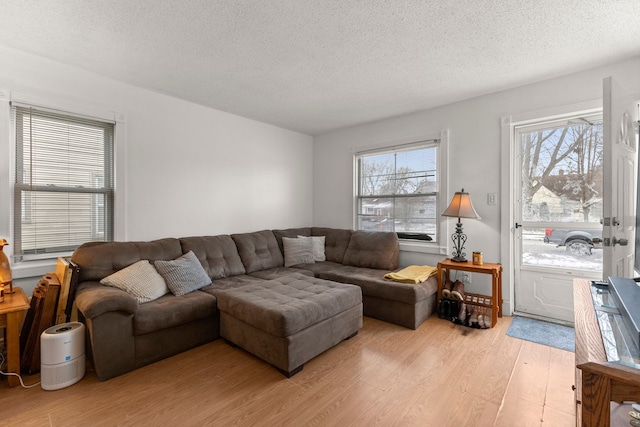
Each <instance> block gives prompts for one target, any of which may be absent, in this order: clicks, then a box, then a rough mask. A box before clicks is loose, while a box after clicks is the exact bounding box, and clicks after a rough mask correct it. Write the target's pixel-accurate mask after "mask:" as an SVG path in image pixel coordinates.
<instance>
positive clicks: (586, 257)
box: [514, 113, 603, 323]
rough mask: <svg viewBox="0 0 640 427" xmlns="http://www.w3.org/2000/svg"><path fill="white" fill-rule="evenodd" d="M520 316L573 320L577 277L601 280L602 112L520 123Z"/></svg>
mask: <svg viewBox="0 0 640 427" xmlns="http://www.w3.org/2000/svg"><path fill="white" fill-rule="evenodd" d="M515 142H516V152H517V153H518V155H517V159H516V162H515V169H516V176H517V177H519V178H520V179H519V180H516V182H517V184H516V187H517V188H516V189H515V191H516V199H517V200H518V206H517V209H516V232H515V233H514V236H515V238H516V242H515V243H516V244H515V247H516V251H517V254H516V255H517V256H516V260H517V262H516V271H515V286H514V293H515V311H516V313H521V314H528V315H532V316H537V317H543V318H548V319H552V320H559V321H563V322H568V323H572V322H573V279H574V278H575V277H584V278H592V279H599V278H600V277H601V276H602V256H603V253H602V252H603V251H602V225H601V218H602V203H603V191H602V177H603V125H602V115H601V114H600V113H598V114H589V115H580V116H574V117H563V118H559V119H551V120H544V121H540V122H537V123H529V124H526V125H521V126H516V134H515Z"/></svg>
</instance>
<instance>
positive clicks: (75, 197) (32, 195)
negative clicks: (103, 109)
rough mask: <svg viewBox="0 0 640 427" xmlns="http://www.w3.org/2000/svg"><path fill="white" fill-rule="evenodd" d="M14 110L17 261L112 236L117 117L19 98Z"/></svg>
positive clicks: (52, 254) (48, 255) (51, 254)
mask: <svg viewBox="0 0 640 427" xmlns="http://www.w3.org/2000/svg"><path fill="white" fill-rule="evenodd" d="M11 114H12V120H13V124H14V129H15V143H16V145H15V147H16V168H15V171H16V180H15V187H14V188H15V190H14V217H13V218H14V244H15V246H14V256H15V258H16V260H18V261H20V260H23V261H26V260H30V259H45V258H56V257H58V256H60V255H62V254H65V253H69V252H70V251H73V250H74V249H75V248H77V247H78V246H80V245H81V244H82V243H85V242H88V241H111V240H113V200H114V194H113V146H114V123H112V122H104V121H100V120H96V119H90V118H83V117H78V116H74V115H69V114H65V113H62V112H57V111H48V110H44V109H38V108H34V107H29V106H21V105H12V108H11Z"/></svg>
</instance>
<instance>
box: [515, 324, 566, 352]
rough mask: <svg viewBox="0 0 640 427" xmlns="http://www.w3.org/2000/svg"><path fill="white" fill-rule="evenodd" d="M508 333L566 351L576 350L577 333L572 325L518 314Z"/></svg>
mask: <svg viewBox="0 0 640 427" xmlns="http://www.w3.org/2000/svg"><path fill="white" fill-rule="evenodd" d="M507 335H509V336H510V337H514V338H519V339H521V340H526V341H531V342H535V343H538V344H543V345H548V346H549V347H555V348H559V349H561V350H566V351H575V348H576V344H575V333H574V330H573V328H572V327H570V326H563V325H557V324H555V323H549V322H543V321H541V320H534V319H529V318H527V317H519V316H516V317H514V318H513V320H512V321H511V325H510V326H509V329H508V330H507Z"/></svg>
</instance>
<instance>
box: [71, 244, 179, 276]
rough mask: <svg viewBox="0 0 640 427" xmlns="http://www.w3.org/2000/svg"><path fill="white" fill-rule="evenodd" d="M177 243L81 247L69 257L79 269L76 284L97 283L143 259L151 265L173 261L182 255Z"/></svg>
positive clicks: (89, 245)
mask: <svg viewBox="0 0 640 427" xmlns="http://www.w3.org/2000/svg"><path fill="white" fill-rule="evenodd" d="M182 253H183V252H182V248H181V247H180V241H179V240H178V239H174V238H167V239H160V240H154V241H151V242H90V243H85V244H83V245H81V246H80V247H79V248H78V249H76V250H75V252H74V253H73V255H72V256H71V260H72V261H73V262H75V263H76V264H78V265H79V266H80V276H79V278H78V279H79V280H78V282H85V281H89V280H95V281H100V280H102V279H103V278H105V277H107V276H108V275H110V274H113V273H115V272H116V271H118V270H122V269H123V268H125V267H127V266H129V265H131V264H133V263H134V262H138V261H140V260H142V259H146V260H149V261H150V262H152V263H153V262H154V261H157V260H159V259H161V260H167V259H175V258H177V257H179V256H180V255H182Z"/></svg>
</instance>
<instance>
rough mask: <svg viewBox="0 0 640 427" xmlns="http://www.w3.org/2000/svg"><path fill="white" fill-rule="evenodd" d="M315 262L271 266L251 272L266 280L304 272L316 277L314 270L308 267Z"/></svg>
mask: <svg viewBox="0 0 640 427" xmlns="http://www.w3.org/2000/svg"><path fill="white" fill-rule="evenodd" d="M310 265H315V264H301V265H297V266H295V267H276V268H269V269H267V270H259V271H254V272H253V273H251V276H253V277H259V278H260V279H264V280H274V279H279V278H281V277H283V276H290V275H292V274H304V275H305V276H310V277H314V276H315V274H313V271H311V270H309V269H308V268H307V267H308V266H310Z"/></svg>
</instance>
